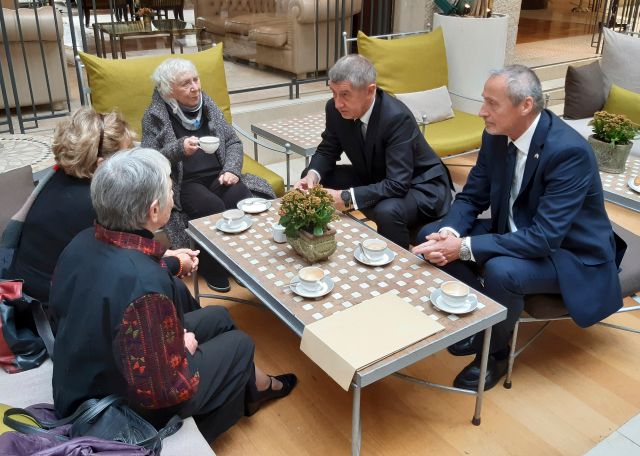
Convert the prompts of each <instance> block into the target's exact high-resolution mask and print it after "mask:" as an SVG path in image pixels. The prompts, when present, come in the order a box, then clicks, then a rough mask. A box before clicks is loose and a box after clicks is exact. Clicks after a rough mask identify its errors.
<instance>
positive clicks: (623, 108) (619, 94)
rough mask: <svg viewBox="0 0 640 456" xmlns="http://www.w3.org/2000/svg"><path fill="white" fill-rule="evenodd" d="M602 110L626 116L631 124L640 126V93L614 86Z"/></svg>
mask: <svg viewBox="0 0 640 456" xmlns="http://www.w3.org/2000/svg"><path fill="white" fill-rule="evenodd" d="M602 110H603V111H607V112H610V113H612V114H624V115H625V116H627V117H628V118H629V119H630V120H631V122H633V123H635V124H638V125H640V93H635V92H632V91H631V90H627V89H623V88H622V87H618V86H617V85H615V84H613V85H612V86H611V90H610V91H609V97H608V98H607V102H606V103H605V105H604V108H602Z"/></svg>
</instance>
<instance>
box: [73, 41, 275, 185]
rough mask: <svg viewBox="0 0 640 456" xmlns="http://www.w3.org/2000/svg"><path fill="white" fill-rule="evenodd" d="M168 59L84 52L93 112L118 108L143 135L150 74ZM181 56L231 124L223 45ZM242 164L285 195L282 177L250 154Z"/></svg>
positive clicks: (246, 169)
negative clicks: (114, 57)
mask: <svg viewBox="0 0 640 456" xmlns="http://www.w3.org/2000/svg"><path fill="white" fill-rule="evenodd" d="M169 57H171V56H168V55H163V56H154V57H141V58H137V59H128V60H109V59H102V58H100V57H96V56H93V55H90V54H85V53H82V52H81V53H80V56H79V60H80V61H81V65H82V66H84V69H85V70H86V75H87V78H88V84H87V85H88V87H87V89H88V90H86V91H85V92H86V93H88V94H90V97H91V100H90V101H91V104H92V105H93V107H94V109H95V110H97V111H100V112H107V111H111V110H113V109H117V110H118V111H120V112H121V113H122V114H123V115H124V118H125V119H126V120H127V122H128V123H129V124H130V125H131V127H132V128H133V129H134V130H135V131H136V132H137V133H138V135H140V134H141V131H142V115H143V114H144V111H145V109H146V108H147V106H148V105H149V103H150V101H151V95H152V93H153V89H154V83H153V81H152V80H151V74H152V73H153V71H154V70H155V68H156V67H157V66H158V65H159V64H160V62H162V61H163V60H165V59H167V58H169ZM181 57H182V58H184V59H188V60H191V61H192V62H193V63H194V65H195V66H196V68H197V69H198V73H199V75H200V80H201V81H202V90H204V92H206V93H207V94H208V95H209V96H210V97H211V98H213V100H214V101H215V102H216V104H217V105H218V106H219V107H220V109H221V110H222V112H223V113H224V116H225V118H226V119H227V121H228V122H229V123H231V122H232V118H231V102H230V100H229V92H228V90H227V79H226V76H225V72H224V63H223V60H222V45H219V46H215V47H213V48H211V49H208V50H206V51H203V52H198V53H195V54H184V55H181ZM81 82H82V80H81ZM243 163H244V164H243V167H242V172H243V173H251V174H255V175H256V176H260V177H262V178H264V179H265V180H266V181H267V182H268V183H269V184H270V185H271V187H272V188H273V191H274V192H275V194H276V195H278V196H282V195H283V194H284V180H283V179H282V177H280V176H279V175H277V174H276V173H274V172H273V171H271V170H269V169H268V168H266V167H264V166H263V165H261V164H260V163H258V162H257V161H255V160H254V159H253V158H251V157H249V156H248V155H247V154H245V156H244V162H243Z"/></svg>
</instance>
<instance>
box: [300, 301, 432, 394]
mask: <svg viewBox="0 0 640 456" xmlns="http://www.w3.org/2000/svg"><path fill="white" fill-rule="evenodd" d="M442 329H444V326H442V325H441V324H440V323H438V322H436V321H434V320H432V319H431V318H429V317H428V316H427V315H425V314H424V313H422V312H421V311H419V310H418V309H416V308H415V307H413V306H412V305H411V304H409V303H408V302H406V301H404V300H402V299H401V298H399V297H398V296H396V295H394V294H391V293H385V294H383V295H380V296H377V297H375V298H372V299H369V300H367V301H364V302H362V303H360V304H358V305H356V306H353V307H350V308H348V309H346V310H343V311H340V312H337V313H335V314H333V315H331V316H329V317H327V318H323V319H322V320H318V321H316V322H314V323H311V324H309V325H307V326H305V328H304V332H303V333H302V342H301V343H300V349H301V350H302V351H303V352H304V353H305V354H306V355H307V356H308V357H309V358H311V359H312V360H313V361H314V362H315V363H316V364H317V365H318V366H320V367H321V368H322V370H324V371H325V372H326V373H327V374H329V376H330V377H331V378H333V379H334V380H335V381H336V383H338V384H339V385H340V386H341V387H342V388H344V389H345V390H347V391H348V390H349V385H350V384H351V380H352V378H353V374H354V373H355V372H356V371H357V370H359V369H362V368H363V367H366V366H368V365H370V364H372V363H375V362H376V361H379V360H381V359H384V358H386V357H387V356H389V355H392V354H394V353H396V352H398V351H400V350H402V349H404V348H406V347H408V346H410V345H412V344H414V343H416V342H419V341H421V340H423V339H426V338H427V337H429V336H431V335H433V334H435V333H437V332H438V331H440V330H442Z"/></svg>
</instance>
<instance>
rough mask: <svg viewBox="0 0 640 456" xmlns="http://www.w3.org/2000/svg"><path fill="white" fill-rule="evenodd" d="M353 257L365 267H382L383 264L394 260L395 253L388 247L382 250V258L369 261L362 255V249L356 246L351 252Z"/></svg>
mask: <svg viewBox="0 0 640 456" xmlns="http://www.w3.org/2000/svg"><path fill="white" fill-rule="evenodd" d="M353 257H354V258H355V259H356V260H358V261H359V262H360V263H363V264H366V265H367V266H384V265H385V264H389V263H391V262H392V261H393V260H394V259H395V258H396V253H395V252H394V251H393V250H391V249H390V248H389V247H387V248H386V249H384V252H383V253H382V257H381V258H380V259H378V260H375V261H371V260H369V259H368V258H367V257H366V256H364V254H363V253H362V248H361V247H359V246H356V248H355V249H354V251H353Z"/></svg>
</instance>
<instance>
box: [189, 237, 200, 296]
mask: <svg viewBox="0 0 640 456" xmlns="http://www.w3.org/2000/svg"><path fill="white" fill-rule="evenodd" d="M189 244H190V245H189V247H190V248H191V250H196V249H197V247H196V245H195V242H194V240H193V239H192V238H190V239H189ZM191 277H192V280H193V297H194V298H195V299H196V301H198V304H200V284H199V283H198V269H197V268H196V270H195V271H193V272H192V273H191Z"/></svg>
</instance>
